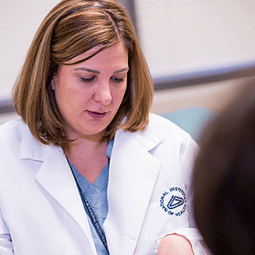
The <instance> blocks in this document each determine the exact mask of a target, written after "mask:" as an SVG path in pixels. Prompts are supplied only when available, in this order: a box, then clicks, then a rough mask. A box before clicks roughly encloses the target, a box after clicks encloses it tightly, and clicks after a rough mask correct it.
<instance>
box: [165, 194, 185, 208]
mask: <svg viewBox="0 0 255 255" xmlns="http://www.w3.org/2000/svg"><path fill="white" fill-rule="evenodd" d="M183 204H184V199H183V198H182V197H177V196H172V197H171V199H170V201H169V202H168V204H167V207H168V208H169V209H174V208H176V207H178V206H181V205H183Z"/></svg>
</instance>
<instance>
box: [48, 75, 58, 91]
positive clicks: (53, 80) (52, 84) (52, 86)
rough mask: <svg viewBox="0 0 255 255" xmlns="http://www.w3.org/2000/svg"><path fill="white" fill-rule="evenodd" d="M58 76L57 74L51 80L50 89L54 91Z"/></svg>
mask: <svg viewBox="0 0 255 255" xmlns="http://www.w3.org/2000/svg"><path fill="white" fill-rule="evenodd" d="M57 79H58V76H57V74H56V75H54V76H53V78H52V80H51V84H50V85H51V89H52V90H55V86H56V82H57Z"/></svg>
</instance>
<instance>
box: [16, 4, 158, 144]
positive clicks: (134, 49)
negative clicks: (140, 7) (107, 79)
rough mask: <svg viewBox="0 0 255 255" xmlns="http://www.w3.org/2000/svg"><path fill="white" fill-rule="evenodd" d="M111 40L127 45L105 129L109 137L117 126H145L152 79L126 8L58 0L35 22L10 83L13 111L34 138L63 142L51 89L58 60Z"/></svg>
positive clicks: (61, 61) (66, 139)
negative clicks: (122, 88) (125, 68)
mask: <svg viewBox="0 0 255 255" xmlns="http://www.w3.org/2000/svg"><path fill="white" fill-rule="evenodd" d="M117 42H122V43H123V44H124V46H125V47H126V48H127V50H128V57H129V72H128V84H127V90H126V93H125V96H124V98H123V101H122V104H121V106H120V108H119V110H118V112H117V114H116V116H115V117H114V119H113V121H112V122H111V123H110V125H109V126H108V129H107V134H106V135H107V136H108V138H109V139H111V138H112V137H113V136H114V133H115V131H116V129H117V128H119V127H120V128H122V129H124V130H127V131H131V132H134V131H137V130H140V129H143V128H145V126H146V125H147V124H148V118H149V110H150V107H151V104H152V99H153V83H152V79H151V76H150V72H149V69H148V66H147V63H146V61H145V58H144V56H143V53H142V51H141V48H140V45H139V42H138V40H137V37H136V34H135V30H134V27H133V25H132V22H131V20H130V18H129V16H128V14H127V13H126V11H125V10H124V9H123V7H122V6H121V5H120V4H119V3H118V2H117V1H116V0H95V1H94V0H91V1H90V0H64V1H62V2H60V3H59V4H58V5H57V6H55V7H54V8H53V9H52V10H51V11H50V12H49V14H48V15H47V16H46V17H45V19H44V21H43V22H42V24H41V26H40V27H39V29H38V31H37V33H36V35H35V38H34V40H33V42H32V44H31V46H30V48H29V51H28V54H27V57H26V60H25V63H24V66H23V69H22V71H21V74H20V76H19V77H18V79H17V81H16V84H15V87H14V89H13V102H14V106H15V109H16V112H17V113H18V114H19V115H20V116H21V117H22V119H23V121H24V122H25V123H27V125H28V126H29V128H30V130H31V132H32V134H33V135H34V136H35V137H36V138H37V139H38V140H39V141H41V142H42V143H45V144H49V143H53V144H57V145H60V146H62V145H63V144H64V143H67V142H69V140H68V138H67V136H66V130H65V126H64V124H63V120H62V116H61V114H60V111H59V109H58V106H57V104H56V101H55V97H54V92H53V91H52V89H51V81H52V79H53V77H54V75H55V74H56V72H57V70H58V67H59V65H61V64H64V63H65V62H66V61H68V60H70V59H72V58H74V57H76V56H78V55H80V54H81V53H84V52H86V51H88V50H89V49H91V48H94V47H95V46H98V45H103V47H101V48H100V51H101V50H103V49H105V48H107V47H110V46H112V45H114V44H116V43H117ZM98 52H99V51H98ZM98 52H96V53H95V54H97V53H98ZM95 54H94V55H95ZM90 57H92V56H90ZM124 117H126V121H125V122H124V123H122V121H123V118H124ZM121 123H122V124H121Z"/></svg>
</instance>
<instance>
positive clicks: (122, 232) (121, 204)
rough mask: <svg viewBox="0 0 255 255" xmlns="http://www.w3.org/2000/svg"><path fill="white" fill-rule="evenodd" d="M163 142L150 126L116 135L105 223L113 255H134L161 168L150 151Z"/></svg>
mask: <svg viewBox="0 0 255 255" xmlns="http://www.w3.org/2000/svg"><path fill="white" fill-rule="evenodd" d="M162 139H163V135H162V134H160V133H159V132H158V131H157V130H156V129H154V128H153V127H151V126H148V127H146V129H145V130H143V131H138V132H135V133H129V132H125V131H122V130H118V131H117V132H116V135H115V139H114V145H113V150H112V157H111V162H110V168H109V184H108V204H109V211H108V216H107V218H106V221H105V224H104V229H105V232H106V237H107V236H110V237H111V239H109V240H107V241H108V245H109V249H110V251H111V250H114V251H115V253H114V254H121V253H122V251H125V252H124V253H125V254H134V251H135V248H136V244H137V241H138V238H139V234H140V231H141V228H142V225H143V221H144V217H145V214H146V210H147V208H148V205H149V202H150V198H151V195H152V192H153V189H154V185H155V182H156V180H157V176H158V173H159V169H160V165H161V164H160V162H159V160H158V159H156V158H155V157H154V156H153V155H152V154H151V153H150V151H151V150H153V149H154V148H155V147H156V146H157V145H158V144H159V143H160V142H161V141H162ZM120 194H121V195H120Z"/></svg>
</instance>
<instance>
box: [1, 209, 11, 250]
mask: <svg viewBox="0 0 255 255" xmlns="http://www.w3.org/2000/svg"><path fill="white" fill-rule="evenodd" d="M0 254H1V255H13V254H14V252H13V246H12V241H11V236H10V233H9V231H8V228H7V226H6V224H5V222H4V220H3V215H2V211H1V208H0Z"/></svg>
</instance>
